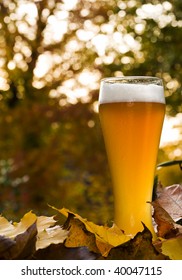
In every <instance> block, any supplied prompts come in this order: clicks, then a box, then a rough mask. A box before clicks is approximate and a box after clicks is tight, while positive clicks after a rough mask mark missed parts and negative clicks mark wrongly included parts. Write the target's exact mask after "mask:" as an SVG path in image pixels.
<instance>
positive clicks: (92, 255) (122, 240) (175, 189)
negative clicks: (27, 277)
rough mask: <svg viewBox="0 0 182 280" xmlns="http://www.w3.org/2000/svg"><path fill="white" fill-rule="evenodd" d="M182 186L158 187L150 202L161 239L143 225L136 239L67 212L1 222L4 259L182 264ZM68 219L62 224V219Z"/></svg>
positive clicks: (28, 215)
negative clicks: (155, 195) (178, 262)
mask: <svg viewBox="0 0 182 280" xmlns="http://www.w3.org/2000/svg"><path fill="white" fill-rule="evenodd" d="M181 205H182V185H172V186H169V187H166V188H163V187H162V186H160V184H158V187H157V197H156V199H155V200H154V201H153V202H152V206H153V210H154V211H153V218H154V226H155V228H156V232H157V239H156V240H155V241H153V240H152V234H151V232H150V231H149V230H148V229H147V228H146V226H145V225H144V224H143V231H142V232H138V233H137V234H136V235H135V236H134V237H133V238H131V237H129V236H127V235H125V234H124V233H123V231H121V230H120V229H119V228H118V227H117V226H116V225H114V224H113V225H112V227H109V226H100V225H96V224H94V223H92V222H90V221H88V220H86V219H84V218H82V217H81V216H79V215H78V214H75V213H73V212H71V211H69V210H67V209H65V208H62V209H56V208H54V207H52V208H53V209H54V210H55V213H56V214H55V216H54V217H46V216H36V215H35V214H34V213H33V212H28V213H26V214H25V215H24V216H23V218H22V219H21V220H20V222H19V223H13V222H9V221H8V220H7V219H5V218H4V217H3V216H1V217H0V259H3V260H7V259H14V260H16V259H34V260H36V259H64V260H67V259H78V260H80V259H100V260H102V259H103V260H104V259H111V260H114V259H123V260H129V259H131V260H137V259H140V260H144V259H148V260H169V259H172V260H182V206H181ZM58 214H59V215H60V214H61V215H64V216H65V217H66V219H65V223H64V224H63V225H61V224H60V223H59V219H58V216H59V215H58Z"/></svg>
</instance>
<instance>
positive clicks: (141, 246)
mask: <svg viewBox="0 0 182 280" xmlns="http://www.w3.org/2000/svg"><path fill="white" fill-rule="evenodd" d="M107 259H110V260H164V259H168V257H166V256H164V255H163V254H161V253H160V252H158V251H157V250H156V249H155V247H154V245H153V244H152V234H151V232H150V231H149V230H148V229H147V228H146V227H145V226H144V230H143V231H142V232H139V233H137V234H136V235H135V237H134V238H133V239H131V240H130V241H128V242H127V243H125V244H122V245H120V246H118V247H115V248H113V249H111V251H110V253H109V255H108V257H107Z"/></svg>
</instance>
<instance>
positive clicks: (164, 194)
mask: <svg viewBox="0 0 182 280" xmlns="http://www.w3.org/2000/svg"><path fill="white" fill-rule="evenodd" d="M157 196H158V197H157V201H158V202H159V203H160V205H161V206H162V207H163V208H164V209H165V210H166V211H167V213H168V214H169V215H170V216H171V218H172V219H173V220H174V221H175V222H176V221H178V220H180V219H181V218H182V185H179V184H175V185H172V186H168V187H165V188H164V187H161V186H158V188H157Z"/></svg>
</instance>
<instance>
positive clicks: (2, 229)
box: [0, 212, 37, 239]
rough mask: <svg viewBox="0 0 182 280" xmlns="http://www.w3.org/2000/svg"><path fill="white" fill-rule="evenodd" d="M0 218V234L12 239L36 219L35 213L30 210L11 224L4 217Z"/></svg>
mask: <svg viewBox="0 0 182 280" xmlns="http://www.w3.org/2000/svg"><path fill="white" fill-rule="evenodd" d="M0 218H1V219H0V235H3V236H6V237H9V238H11V239H14V238H15V237H16V236H17V235H18V234H21V233H23V232H25V231H26V230H27V229H28V228H29V227H30V226H31V225H32V224H33V223H35V222H36V220H37V217H36V215H35V214H33V213H32V212H28V213H26V214H25V215H24V216H23V218H22V219H21V221H20V222H19V223H13V224H12V223H11V222H9V221H7V220H6V219H5V218H3V217H0Z"/></svg>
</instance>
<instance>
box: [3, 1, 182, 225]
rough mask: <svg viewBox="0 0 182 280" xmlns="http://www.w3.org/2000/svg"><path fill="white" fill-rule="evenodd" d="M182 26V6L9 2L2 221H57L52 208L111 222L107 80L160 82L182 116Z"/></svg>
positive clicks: (170, 107) (171, 110) (163, 155)
mask: <svg viewBox="0 0 182 280" xmlns="http://www.w3.org/2000/svg"><path fill="white" fill-rule="evenodd" d="M68 2H72V3H73V4H72V5H71V4H68ZM30 11H31V12H30ZM181 25H182V7H181V1H180V0H178V1H177V0H175V1H158V0H155V1H154V0H153V1H139V0H131V1H124V0H123V1H122V0H111V1H96V0H92V1H87V0H86V1H83V0H78V1H63V0H62V1H56V0H52V1H50V0H42V1H31V0H21V1H18V0H8V1H7V0H2V1H1V3H0V42H1V44H0V74H1V78H0V111H1V118H0V130H1V136H0V151H1V156H0V184H1V186H0V193H1V196H0V211H1V212H7V214H8V215H9V217H15V218H16V217H18V216H19V217H21V216H22V214H23V213H24V211H25V209H27V208H28V209H27V210H30V209H34V210H35V211H37V212H38V213H40V212H41V211H47V212H49V211H50V210H47V203H49V204H52V205H56V206H57V207H59V208H61V207H63V206H66V207H68V208H71V209H72V210H73V211H76V212H79V213H80V214H82V215H84V216H87V217H88V218H89V219H91V220H94V221H95V222H97V223H100V222H103V221H104V222H106V221H107V220H110V219H112V214H111V213H112V202H113V201H112V200H113V198H112V195H111V180H110V175H109V170H108V165H107V158H106V155H105V149H104V144H103V139H102V135H101V131H100V124H99V119H98V114H97V109H96V108H97V98H98V89H99V83H100V79H101V78H103V77H105V76H118V75H156V76H160V77H162V78H163V80H164V83H165V92H166V101H167V110H166V112H167V114H168V115H171V116H175V115H177V114H179V113H180V112H181V110H182V107H181V106H182V105H181V104H182V102H181V101H182V95H181V74H182V68H181V65H182V64H181V59H182V57H181V30H182V29H181ZM180 147H181V144H180V143H175V144H174V146H173V148H174V149H179V148H180ZM169 151H170V152H171V146H170V147H167V148H166V150H165V151H160V153H159V158H160V160H161V159H162V160H167V159H168V154H169ZM174 158H177V159H178V158H179V156H178V155H177V156H174ZM178 177H179V178H181V173H180V175H179V176H178ZM178 182H180V181H179V180H178ZM60 201H61V205H60ZM90 209H92V210H93V211H90ZM94 213H97V215H95V214H94ZM45 214H46V213H45Z"/></svg>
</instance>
